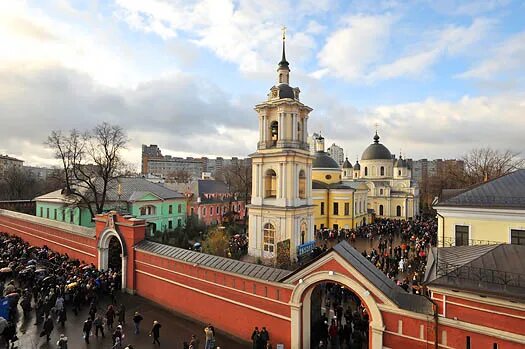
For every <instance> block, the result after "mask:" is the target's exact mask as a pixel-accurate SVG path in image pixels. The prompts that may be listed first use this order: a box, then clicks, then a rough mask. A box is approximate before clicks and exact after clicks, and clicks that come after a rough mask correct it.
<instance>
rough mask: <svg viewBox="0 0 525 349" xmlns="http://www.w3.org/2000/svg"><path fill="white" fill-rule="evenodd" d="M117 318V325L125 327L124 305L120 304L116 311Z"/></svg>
mask: <svg viewBox="0 0 525 349" xmlns="http://www.w3.org/2000/svg"><path fill="white" fill-rule="evenodd" d="M117 318H118V324H119V325H121V326H122V325H125V324H126V307H125V306H124V304H121V305H120V307H119V308H118V311H117Z"/></svg>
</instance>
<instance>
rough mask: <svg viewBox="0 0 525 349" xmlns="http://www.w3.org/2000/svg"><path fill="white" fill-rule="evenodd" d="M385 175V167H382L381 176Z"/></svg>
mask: <svg viewBox="0 0 525 349" xmlns="http://www.w3.org/2000/svg"><path fill="white" fill-rule="evenodd" d="M384 175H385V167H384V166H381V176H384Z"/></svg>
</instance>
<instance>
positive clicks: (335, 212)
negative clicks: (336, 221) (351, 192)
mask: <svg viewBox="0 0 525 349" xmlns="http://www.w3.org/2000/svg"><path fill="white" fill-rule="evenodd" d="M338 214H339V203H338V202H334V216H337V215H338Z"/></svg>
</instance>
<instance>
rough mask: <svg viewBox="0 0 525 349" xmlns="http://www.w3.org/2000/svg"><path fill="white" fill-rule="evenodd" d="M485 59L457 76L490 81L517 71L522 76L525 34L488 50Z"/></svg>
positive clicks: (524, 58) (513, 37)
mask: <svg viewBox="0 0 525 349" xmlns="http://www.w3.org/2000/svg"><path fill="white" fill-rule="evenodd" d="M485 56H486V57H487V58H486V59H484V60H482V61H481V62H479V63H477V64H475V65H474V66H473V67H471V68H470V69H468V70H467V71H465V72H464V73H462V74H460V75H458V77H461V78H475V79H491V78H495V77H496V75H498V74H500V73H509V72H514V71H517V72H518V73H519V74H521V75H523V73H524V72H523V67H524V62H525V32H521V33H517V34H515V35H513V36H511V37H509V38H508V39H506V40H504V41H503V42H502V43H501V44H500V45H497V46H496V47H495V48H494V49H492V50H488V52H487V54H486V55H485Z"/></svg>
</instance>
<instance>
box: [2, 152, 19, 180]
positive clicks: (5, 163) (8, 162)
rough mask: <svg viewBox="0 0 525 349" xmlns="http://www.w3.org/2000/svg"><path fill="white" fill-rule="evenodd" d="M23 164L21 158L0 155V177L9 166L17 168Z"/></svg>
mask: <svg viewBox="0 0 525 349" xmlns="http://www.w3.org/2000/svg"><path fill="white" fill-rule="evenodd" d="M23 165H24V161H23V160H19V159H17V158H13V157H11V156H8V155H0V178H4V177H5V175H6V173H7V171H8V170H9V169H10V168H13V167H14V168H19V169H21V168H22V166H23Z"/></svg>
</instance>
